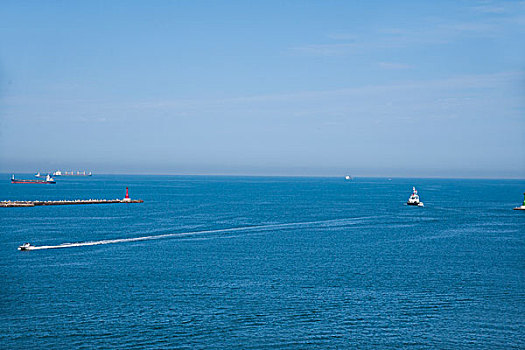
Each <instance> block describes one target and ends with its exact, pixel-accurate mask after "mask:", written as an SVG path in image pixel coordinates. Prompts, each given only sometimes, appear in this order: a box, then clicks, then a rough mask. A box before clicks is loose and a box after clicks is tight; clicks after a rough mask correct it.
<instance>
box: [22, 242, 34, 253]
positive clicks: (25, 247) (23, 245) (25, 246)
mask: <svg viewBox="0 0 525 350" xmlns="http://www.w3.org/2000/svg"><path fill="white" fill-rule="evenodd" d="M30 248H33V246H32V245H31V244H29V243H24V244H22V245H21V246H20V247H18V250H21V251H22V250H29V249H30Z"/></svg>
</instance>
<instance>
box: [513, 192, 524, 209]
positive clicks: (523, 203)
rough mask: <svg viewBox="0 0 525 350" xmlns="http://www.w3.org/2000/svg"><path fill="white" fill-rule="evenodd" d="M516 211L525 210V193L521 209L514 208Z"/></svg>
mask: <svg viewBox="0 0 525 350" xmlns="http://www.w3.org/2000/svg"><path fill="white" fill-rule="evenodd" d="M514 210H525V193H523V204H522V205H521V206H519V207H516V208H514Z"/></svg>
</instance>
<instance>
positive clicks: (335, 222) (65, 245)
mask: <svg viewBox="0 0 525 350" xmlns="http://www.w3.org/2000/svg"><path fill="white" fill-rule="evenodd" d="M366 218H369V217H360V218H351V219H332V220H318V221H307V222H292V223H285V224H268V225H257V226H243V227H233V228H224V229H217V230H204V231H192V232H177V233H167V234H162V235H151V236H143V237H134V238H117V239H105V240H101V241H91V242H78V243H63V244H60V245H42V246H31V247H29V248H28V249H27V250H43V249H62V248H73V247H86V246H94V245H103V244H116V243H127V242H140V241H150V240H156V239H165V238H171V237H183V236H194V235H202V234H213V233H230V232H238V231H244V232H250V231H261V232H262V231H269V230H273V229H278V228H299V227H305V226H312V225H322V224H325V225H329V226H340V225H351V224H357V223H359V222H360V221H361V220H363V219H366Z"/></svg>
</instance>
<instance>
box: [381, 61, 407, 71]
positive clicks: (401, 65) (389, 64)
mask: <svg viewBox="0 0 525 350" xmlns="http://www.w3.org/2000/svg"><path fill="white" fill-rule="evenodd" d="M378 65H379V67H381V68H383V69H391V70H402V69H410V68H412V66H411V65H409V64H404V63H395V62H379V63H378Z"/></svg>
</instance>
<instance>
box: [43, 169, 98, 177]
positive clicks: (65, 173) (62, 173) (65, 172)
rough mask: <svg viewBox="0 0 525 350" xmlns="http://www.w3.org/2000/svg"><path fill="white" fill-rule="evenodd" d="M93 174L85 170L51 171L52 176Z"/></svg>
mask: <svg viewBox="0 0 525 350" xmlns="http://www.w3.org/2000/svg"><path fill="white" fill-rule="evenodd" d="M92 175H93V174H92V173H91V171H90V172H86V171H77V172H73V171H69V172H68V171H64V172H62V171H60V170H57V171H55V172H54V173H53V176H92Z"/></svg>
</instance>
